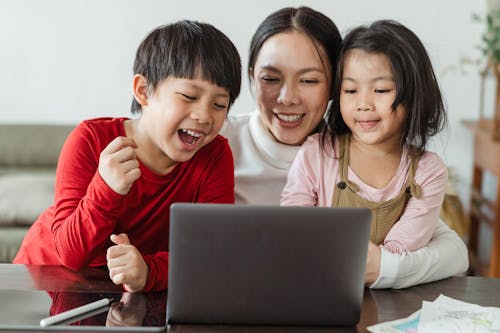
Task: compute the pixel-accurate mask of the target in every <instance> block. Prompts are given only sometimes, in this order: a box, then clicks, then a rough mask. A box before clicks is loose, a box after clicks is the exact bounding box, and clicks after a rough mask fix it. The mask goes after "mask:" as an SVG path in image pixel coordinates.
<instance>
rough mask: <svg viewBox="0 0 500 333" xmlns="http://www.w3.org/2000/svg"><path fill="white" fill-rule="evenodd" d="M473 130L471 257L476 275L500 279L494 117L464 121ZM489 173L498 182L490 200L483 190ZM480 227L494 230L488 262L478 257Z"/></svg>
mask: <svg viewBox="0 0 500 333" xmlns="http://www.w3.org/2000/svg"><path fill="white" fill-rule="evenodd" d="M464 124H465V125H466V126H467V127H468V128H469V129H470V130H471V131H472V132H473V133H474V166H473V175H472V195H471V205H470V227H469V241H468V248H469V258H470V270H471V273H472V274H474V275H483V276H488V277H496V278H500V140H497V139H495V135H494V134H495V132H496V131H497V127H496V125H497V124H496V123H495V120H486V119H481V120H479V121H464ZM486 171H487V172H490V173H491V174H492V175H493V176H494V177H495V181H496V197H495V199H494V200H491V199H487V198H485V197H484V193H483V189H482V186H483V175H484V173H485V172H486ZM480 228H487V229H489V230H490V231H491V233H492V244H491V255H490V259H489V262H487V263H484V262H480V261H479V260H478V256H477V255H478V245H479V242H480V239H479V236H480Z"/></svg>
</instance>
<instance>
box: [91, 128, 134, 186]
mask: <svg viewBox="0 0 500 333" xmlns="http://www.w3.org/2000/svg"><path fill="white" fill-rule="evenodd" d="M136 148H137V144H136V143H135V141H134V140H133V139H131V138H127V137H123V136H119V137H116V138H115V139H114V140H113V141H111V142H110V143H109V145H108V146H107V147H106V148H104V150H103V151H102V152H101V155H100V157H99V168H98V170H99V174H100V175H101V177H102V179H103V180H104V181H105V182H106V184H108V186H109V187H110V188H111V189H112V190H113V191H115V192H116V193H118V194H121V195H126V194H127V193H128V192H129V191H130V188H131V187H132V184H133V183H134V182H135V181H136V180H137V179H138V178H139V177H140V176H141V170H140V169H139V161H138V160H137V154H136V151H135V149H136Z"/></svg>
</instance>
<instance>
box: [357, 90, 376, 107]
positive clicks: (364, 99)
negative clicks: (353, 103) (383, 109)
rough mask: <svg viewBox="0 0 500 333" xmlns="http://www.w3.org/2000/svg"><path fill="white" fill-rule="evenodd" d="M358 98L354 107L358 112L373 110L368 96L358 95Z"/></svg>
mask: <svg viewBox="0 0 500 333" xmlns="http://www.w3.org/2000/svg"><path fill="white" fill-rule="evenodd" d="M358 96H359V98H358V101H357V107H356V109H357V110H358V111H370V110H372V109H373V103H372V101H371V99H370V96H369V95H368V94H366V93H365V94H363V93H360V94H359V95H358Z"/></svg>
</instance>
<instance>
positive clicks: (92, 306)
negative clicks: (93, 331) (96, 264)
mask: <svg viewBox="0 0 500 333" xmlns="http://www.w3.org/2000/svg"><path fill="white" fill-rule="evenodd" d="M111 301H112V300H111V299H109V298H103V299H100V300H98V301H95V302H92V303H88V304H85V305H82V306H79V307H77V308H74V309H71V310H68V311H64V312H61V313H58V314H56V315H54V316H50V317H47V318H43V319H42V320H40V326H41V327H46V326H50V325H54V324H57V323H60V322H62V321H65V320H68V319H70V318H73V317H75V316H79V315H82V314H84V313H87V312H89V311H92V310H96V309H99V308H102V307H103V306H107V305H109V303H111Z"/></svg>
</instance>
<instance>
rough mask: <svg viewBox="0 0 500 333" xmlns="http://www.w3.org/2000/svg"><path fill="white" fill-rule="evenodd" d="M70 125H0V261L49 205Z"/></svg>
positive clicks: (6, 258)
mask: <svg viewBox="0 0 500 333" xmlns="http://www.w3.org/2000/svg"><path fill="white" fill-rule="evenodd" d="M73 127H74V126H73V125H48V124H47V125H45V124H22V125H19V124H0V262H11V261H12V259H13V258H14V256H15V255H16V253H17V251H18V249H19V246H20V244H21V241H22V240H23V237H24V235H25V234H26V232H27V231H28V229H29V227H30V226H31V224H32V223H33V222H34V221H35V220H36V219H37V218H38V216H39V215H40V213H41V212H42V211H44V210H45V209H46V208H47V207H49V206H50V205H52V203H53V199H54V179H55V170H56V165H57V159H58V156H59V152H60V150H61V147H62V145H63V143H64V141H65V139H66V137H67V135H68V134H69V132H70V131H71V130H72V129H73Z"/></svg>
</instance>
